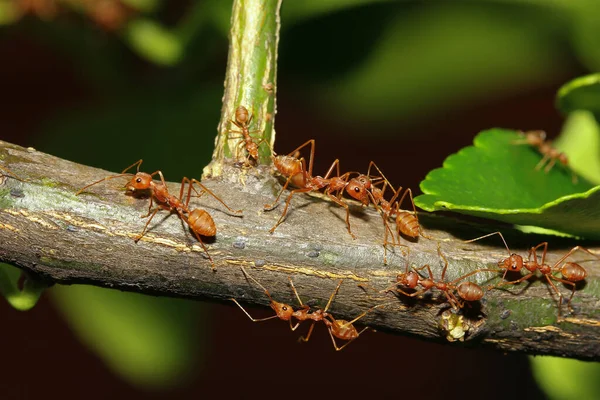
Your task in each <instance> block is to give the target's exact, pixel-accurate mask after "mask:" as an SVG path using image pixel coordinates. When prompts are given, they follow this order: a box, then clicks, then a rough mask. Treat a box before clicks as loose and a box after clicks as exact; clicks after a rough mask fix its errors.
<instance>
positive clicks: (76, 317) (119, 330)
mask: <svg viewBox="0 0 600 400" xmlns="http://www.w3.org/2000/svg"><path fill="white" fill-rule="evenodd" d="M51 294H52V297H53V299H54V300H55V301H56V302H57V303H58V305H59V306H60V308H59V309H60V311H61V312H62V313H63V315H64V316H65V319H66V321H67V323H68V324H69V325H70V326H71V328H72V329H73V331H74V332H75V334H76V335H77V336H78V337H79V339H80V340H81V341H82V342H84V343H85V344H86V345H87V346H88V347H89V348H91V349H92V350H93V351H95V352H96V353H97V354H98V356H99V357H100V358H102V359H103V360H104V362H105V363H106V364H107V366H108V367H109V368H110V369H112V370H113V371H114V372H116V373H118V374H119V375H121V376H122V377H123V378H124V379H126V380H127V381H128V382H130V383H132V384H134V385H136V386H140V387H144V388H146V389H148V388H152V389H160V388H166V387H172V386H175V385H179V384H181V383H182V381H186V380H188V379H189V378H190V374H189V372H190V371H192V370H193V369H194V368H192V366H193V365H194V364H196V363H197V360H196V358H197V357H196V356H197V355H198V353H199V351H198V348H199V347H200V344H201V343H203V342H204V340H203V339H204V338H203V337H202V336H201V335H200V333H199V332H198V329H197V326H198V324H197V322H196V320H197V317H198V311H199V309H200V308H199V304H198V303H195V302H192V301H189V300H181V299H170V298H164V297H151V296H144V295H141V294H137V293H127V292H120V291H118V290H109V289H102V288H98V287H94V286H81V285H75V286H59V287H56V288H53V289H52V291H51Z"/></svg>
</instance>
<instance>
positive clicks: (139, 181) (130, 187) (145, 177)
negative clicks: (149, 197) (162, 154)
mask: <svg viewBox="0 0 600 400" xmlns="http://www.w3.org/2000/svg"><path fill="white" fill-rule="evenodd" d="M151 182H152V177H151V176H150V174H147V173H145V172H138V173H137V174H135V175H134V176H133V178H131V180H130V181H129V182H127V184H126V185H125V189H127V191H128V192H135V191H136V190H145V189H148V188H149V187H150V183H151Z"/></svg>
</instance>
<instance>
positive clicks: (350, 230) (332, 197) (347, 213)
mask: <svg viewBox="0 0 600 400" xmlns="http://www.w3.org/2000/svg"><path fill="white" fill-rule="evenodd" d="M325 193H326V194H327V196H328V197H329V198H330V199H331V201H333V202H334V203H336V204H337V205H340V206H342V207H344V208H345V209H346V228H348V233H349V234H350V236H352V239H356V236H355V235H354V233H352V229H351V228H350V207H349V206H348V204H346V202H345V201H343V200H340V199H338V198H337V197H335V196H334V195H333V194H331V193H330V192H329V191H326V192H325Z"/></svg>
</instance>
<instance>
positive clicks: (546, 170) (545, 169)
mask: <svg viewBox="0 0 600 400" xmlns="http://www.w3.org/2000/svg"><path fill="white" fill-rule="evenodd" d="M554 164H556V158H552V159H551V160H550V162H549V163H548V165H546V168H544V172H545V173H546V174H547V173H548V172H550V170H551V169H552V167H554Z"/></svg>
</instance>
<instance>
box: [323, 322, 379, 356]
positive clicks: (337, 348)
mask: <svg viewBox="0 0 600 400" xmlns="http://www.w3.org/2000/svg"><path fill="white" fill-rule="evenodd" d="M367 329H369V327H368V326H365V327H364V328H363V329H362V330H361V331H360V332H358V334H357V336H356V337H355V338H353V339H350V340H348V341H346V343H344V344H343V345H342V346H341V347H338V345H337V343H336V341H335V337H334V336H333V333H332V332H331V328H328V329H327V330H328V331H329V336H331V342H332V343H333V347H334V348H335V351H340V350H343V349H344V348H345V347H346V346H348V345H349V344H350V343H352V342H354V341H355V340H356V339H357V338H358V337H359V336H360V334H361V333H363V332H364V331H366V330H367Z"/></svg>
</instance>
